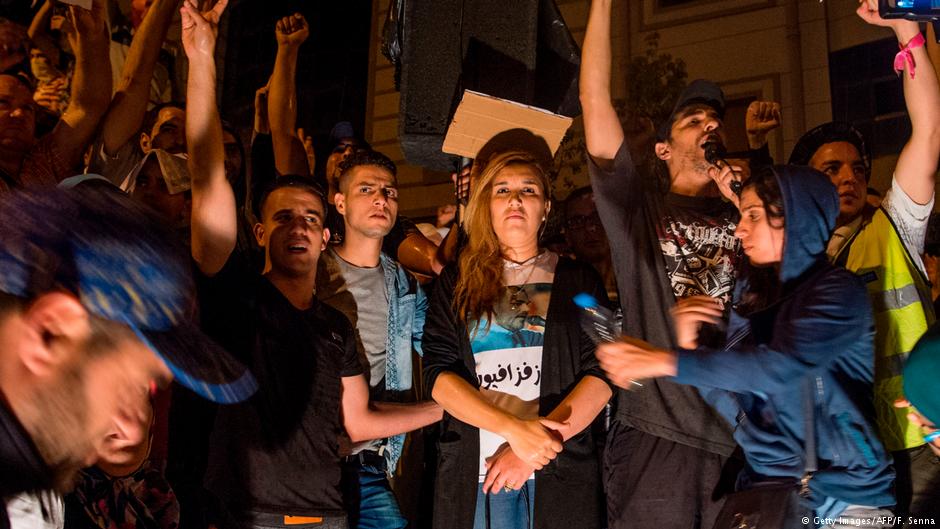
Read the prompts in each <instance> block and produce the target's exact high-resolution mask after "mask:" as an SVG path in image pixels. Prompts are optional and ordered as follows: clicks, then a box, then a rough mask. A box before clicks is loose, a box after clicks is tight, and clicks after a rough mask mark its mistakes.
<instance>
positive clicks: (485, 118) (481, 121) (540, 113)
mask: <svg viewBox="0 0 940 529" xmlns="http://www.w3.org/2000/svg"><path fill="white" fill-rule="evenodd" d="M571 122H572V118H569V117H566V116H560V115H558V114H553V113H552V112H549V111H547V110H543V109H541V108H536V107H533V106H529V105H523V104H521V103H516V102H514V101H507V100H505V99H500V98H498V97H493V96H488V95H486V94H481V93H479V92H473V91H471V90H466V91H464V94H463V99H461V100H460V105H459V106H458V107H457V112H455V113H454V119H453V120H452V121H451V122H450V126H449V127H448V129H447V136H446V137H445V138H444V146H443V148H442V150H443V151H444V152H446V153H447V154H456V155H458V156H465V157H467V158H476V157H477V154H478V153H479V152H480V149H481V148H482V147H483V146H484V145H486V144H487V142H489V141H490V140H491V139H493V137H495V136H496V135H498V134H500V133H502V132H506V131H509V130H513V129H525V130H528V131H529V132H531V133H532V134H535V135H536V136H541V137H542V139H544V140H545V143H547V144H548V148H549V149H550V150H551V154H552V156H554V155H555V152H556V151H558V147H559V146H560V145H561V141H562V140H563V139H564V137H565V132H567V131H568V127H570V126H571ZM506 147H509V148H511V147H512V145H507V146H506Z"/></svg>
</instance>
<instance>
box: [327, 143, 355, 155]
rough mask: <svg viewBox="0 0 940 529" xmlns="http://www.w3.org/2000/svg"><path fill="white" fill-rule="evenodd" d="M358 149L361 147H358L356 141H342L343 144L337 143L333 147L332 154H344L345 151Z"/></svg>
mask: <svg viewBox="0 0 940 529" xmlns="http://www.w3.org/2000/svg"><path fill="white" fill-rule="evenodd" d="M360 147H361V145H359V142H358V141H344V142H340V143H337V144H336V146H335V147H333V151H332V152H333V153H334V154H337V153H341V152H346V149H352V150H353V151H356V150H358V149H359V148H360Z"/></svg>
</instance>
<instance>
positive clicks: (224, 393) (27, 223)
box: [0, 186, 256, 527]
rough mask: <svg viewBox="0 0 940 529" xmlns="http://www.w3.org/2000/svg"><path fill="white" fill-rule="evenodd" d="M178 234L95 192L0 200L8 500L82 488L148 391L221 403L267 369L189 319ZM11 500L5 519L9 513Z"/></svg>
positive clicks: (1, 522)
mask: <svg viewBox="0 0 940 529" xmlns="http://www.w3.org/2000/svg"><path fill="white" fill-rule="evenodd" d="M180 250H181V246H180V245H179V242H178V241H177V239H176V237H175V235H174V234H173V233H172V230H169V229H166V228H165V227H164V226H162V225H161V222H160V221H159V220H158V219H157V218H156V217H155V216H154V215H153V214H151V213H150V212H149V210H148V209H146V208H144V207H143V206H141V205H139V204H137V203H135V202H134V201H133V200H131V199H130V198H129V197H127V196H125V195H123V194H120V193H115V192H109V191H106V190H101V189H98V188H94V187H88V186H85V187H80V188H76V189H70V190H51V191H47V192H43V193H42V194H35V193H34V194H22V193H14V194H11V195H9V196H7V197H5V198H4V201H3V203H2V204H0V497H7V496H9V495H11V494H15V493H18V492H22V491H25V490H43V489H50V488H51V489H57V490H58V491H60V492H61V491H67V490H69V489H71V487H72V486H73V483H74V479H75V476H76V475H77V472H78V470H79V469H81V468H83V467H86V466H88V465H90V464H91V463H93V462H94V460H95V458H96V454H97V453H98V449H99V448H101V445H102V443H103V442H104V441H105V439H106V437H107V435H106V434H107V432H109V431H112V429H113V428H117V429H118V430H122V429H125V428H134V427H135V426H134V422H135V418H136V417H139V416H140V414H141V413H142V410H140V409H139V406H140V405H141V402H147V399H140V398H138V397H140V396H141V395H142V394H146V393H147V392H153V391H154V390H155V389H156V387H157V386H162V385H165V384H167V383H168V382H169V381H170V380H171V379H173V378H176V379H177V381H178V382H179V383H180V384H182V385H183V386H186V387H188V388H189V389H191V390H193V391H195V392H196V393H198V394H200V395H201V396H203V397H205V398H208V399H210V400H214V401H216V402H221V403H231V402H237V401H240V400H242V399H244V398H247V397H248V396H250V395H251V394H252V393H253V392H254V390H255V387H256V384H255V381H254V378H253V377H252V376H251V374H250V373H248V372H247V371H246V370H245V368H244V367H242V366H241V364H239V363H237V362H235V361H234V360H232V359H231V358H230V357H228V355H227V353H225V352H224V351H222V349H221V348H219V347H218V346H217V345H214V344H213V343H212V342H210V341H209V340H208V339H207V338H206V337H205V336H204V335H202V333H201V332H199V331H198V330H197V329H196V328H195V327H194V325H193V324H192V323H191V322H190V320H189V317H190V315H191V314H190V313H191V309H192V307H193V297H192V296H193V288H192V287H193V282H192V278H191V276H190V265H189V261H188V260H187V259H186V258H185V257H184V256H183V254H182V253H181V252H180ZM3 509H4V508H3V505H2V503H0V527H8V523H9V522H8V520H7V516H6V512H5V510H3Z"/></svg>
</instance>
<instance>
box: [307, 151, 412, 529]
mask: <svg viewBox="0 0 940 529" xmlns="http://www.w3.org/2000/svg"><path fill="white" fill-rule="evenodd" d="M396 183H397V180H396V168H395V164H394V163H392V161H391V160H390V159H388V157H387V156H385V155H383V154H381V153H378V152H375V151H362V152H358V153H355V154H353V155H352V156H350V157H349V158H347V159H346V160H345V161H344V162H343V163H342V164H341V174H340V177H339V183H338V191H337V193H336V195H335V196H334V199H333V201H334V203H335V204H336V210H337V212H338V213H339V214H340V215H341V216H342V219H343V222H344V224H345V227H346V238H345V239H343V241H342V242H341V243H340V244H338V245H331V246H330V248H329V249H328V250H327V251H326V252H325V253H324V254H323V255H321V256H320V259H321V264H322V265H323V266H322V267H321V269H320V271H319V273H318V276H317V279H318V286H317V297H318V298H319V299H321V300H323V302H324V303H326V304H327V305H330V306H332V307H333V308H335V309H337V310H339V311H340V312H342V313H343V314H344V315H345V316H346V317H347V318H348V319H349V321H350V322H351V323H352V324H353V327H354V328H355V329H356V331H355V333H356V345H357V349H358V353H359V356H360V361H361V362H362V363H363V366H364V368H365V369H366V373H367V375H368V379H369V386H370V400H371V401H372V405H373V406H376V407H380V408H381V407H385V406H400V407H403V408H407V407H414V406H422V405H423V404H417V405H415V404H389V403H390V402H402V401H407V400H411V399H410V397H411V393H412V378H413V373H414V367H413V365H412V360H411V359H412V349H413V348H414V349H417V350H418V351H420V350H421V337H422V335H423V333H424V316H425V313H426V312H427V304H428V302H427V297H426V296H425V294H424V292H423V291H422V290H421V287H420V286H419V285H418V282H417V280H416V279H415V278H414V277H413V276H412V275H411V274H409V273H408V272H406V271H405V270H404V268H402V267H401V266H399V265H398V263H396V262H395V260H394V259H393V258H391V257H390V256H389V255H388V254H386V253H384V252H383V251H382V241H383V239H384V238H385V236H386V235H388V233H389V231H390V230H391V229H392V226H393V225H394V223H395V219H396V217H397V216H398V190H397V189H396ZM383 300H386V301H387V302H386V303H382V301H383ZM403 446H404V435H398V436H394V437H390V438H385V439H376V440H370V441H365V442H362V443H356V444H354V445H353V446H352V447H351V455H348V456H347V457H346V458H345V459H346V463H345V467H344V470H345V472H344V478H345V481H346V483H345V484H344V491H345V495H346V498H345V499H346V503H347V513H348V514H349V517H350V526H351V527H358V528H362V529H365V528H372V527H383V528H388V529H394V528H402V527H405V526H406V525H407V522H406V521H405V519H404V518H403V517H402V515H401V513H400V511H399V508H398V502H397V500H396V499H395V495H394V494H393V493H392V490H391V486H390V484H389V481H388V478H389V476H391V475H392V474H393V473H394V472H395V468H396V466H397V464H398V460H399V458H400V456H401V453H402V448H403Z"/></svg>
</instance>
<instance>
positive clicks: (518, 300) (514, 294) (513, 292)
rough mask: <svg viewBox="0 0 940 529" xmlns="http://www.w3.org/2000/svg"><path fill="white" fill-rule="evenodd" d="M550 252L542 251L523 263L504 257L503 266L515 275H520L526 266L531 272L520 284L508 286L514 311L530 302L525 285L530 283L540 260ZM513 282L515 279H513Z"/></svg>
mask: <svg viewBox="0 0 940 529" xmlns="http://www.w3.org/2000/svg"><path fill="white" fill-rule="evenodd" d="M547 254H548V252H540V253H538V254H536V255H534V256H532V257H530V258H528V259H526V260H525V261H522V262H521V263H517V262H515V261H510V260H509V259H504V264H503V266H504V267H505V268H506V270H509V271H512V273H513V274H514V275H518V274H519V272H521V271H522V270H523V269H524V268H526V267H528V268H529V273H528V274H527V275H526V278H525V280H524V281H522V282H521V283H519V284H518V285H511V286H508V287H507V288H508V289H509V308H510V309H512V310H513V311H518V310H519V307H521V306H523V305H527V304H528V303H529V295H528V294H527V293H526V291H525V286H526V285H528V284H529V280H530V279H532V274H534V273H535V269H536V268H538V262H539V261H540V258H541V257H542V256H543V255H547ZM512 282H513V283H514V282H515V281H512Z"/></svg>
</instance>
